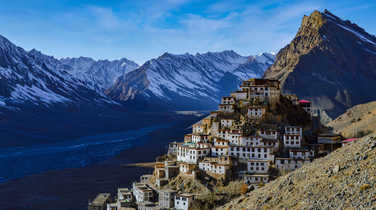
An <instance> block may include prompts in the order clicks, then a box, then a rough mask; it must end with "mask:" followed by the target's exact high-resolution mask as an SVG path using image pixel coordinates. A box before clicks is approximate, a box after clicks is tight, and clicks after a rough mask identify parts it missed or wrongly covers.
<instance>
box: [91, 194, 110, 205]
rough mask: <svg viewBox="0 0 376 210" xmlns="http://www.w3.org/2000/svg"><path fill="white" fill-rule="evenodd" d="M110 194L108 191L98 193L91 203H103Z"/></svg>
mask: <svg viewBox="0 0 376 210" xmlns="http://www.w3.org/2000/svg"><path fill="white" fill-rule="evenodd" d="M110 196H111V194H110V193H99V194H98V195H97V197H95V199H94V200H93V202H92V204H94V205H103V204H104V203H105V202H106V201H107V199H109V198H110Z"/></svg>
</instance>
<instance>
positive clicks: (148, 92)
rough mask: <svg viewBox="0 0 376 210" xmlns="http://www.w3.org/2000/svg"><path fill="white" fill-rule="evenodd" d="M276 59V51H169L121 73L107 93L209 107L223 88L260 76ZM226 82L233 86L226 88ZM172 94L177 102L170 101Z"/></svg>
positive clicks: (121, 97) (120, 97)
mask: <svg viewBox="0 0 376 210" xmlns="http://www.w3.org/2000/svg"><path fill="white" fill-rule="evenodd" d="M273 62H274V55H272V54H268V53H264V54H261V55H259V56H241V55H239V54H237V53H236V52H234V51H232V50H226V51H222V52H207V53H203V54H200V53H196V54H195V55H193V54H189V53H186V54H180V55H174V54H171V53H167V52H166V53H164V54H162V55H161V56H159V57H158V58H155V59H151V60H149V61H147V62H145V63H144V64H143V65H142V66H141V67H139V68H138V69H136V70H134V71H132V72H129V73H127V74H125V75H123V76H122V77H120V78H119V79H118V81H117V82H116V84H115V85H114V86H113V87H112V88H110V89H108V90H107V91H106V94H107V95H109V96H110V97H111V98H112V99H115V100H120V101H125V102H129V101H135V100H136V101H137V100H139V101H145V102H146V103H147V101H149V103H150V104H156V103H160V104H161V105H162V104H164V105H167V106H170V107H174V106H175V107H177V108H182V109H187V108H198V109H200V106H201V109H208V108H213V107H215V106H216V105H217V104H218V102H219V99H220V97H221V96H222V95H224V92H227V91H231V89H235V88H237V86H238V85H239V83H240V81H242V80H244V79H248V78H251V77H261V76H262V75H263V73H264V71H265V69H266V68H267V67H268V66H269V65H271V63H273ZM133 78H137V81H135V79H133ZM220 81H222V82H223V81H227V84H220ZM223 86H226V87H229V88H230V89H229V90H226V91H225V90H224V88H223ZM172 98H174V99H175V101H177V102H171V99H172ZM189 103H192V106H189Z"/></svg>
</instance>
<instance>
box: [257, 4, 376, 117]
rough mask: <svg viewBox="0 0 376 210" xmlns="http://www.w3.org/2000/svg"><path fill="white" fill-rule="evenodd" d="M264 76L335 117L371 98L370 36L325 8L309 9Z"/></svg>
mask: <svg viewBox="0 0 376 210" xmlns="http://www.w3.org/2000/svg"><path fill="white" fill-rule="evenodd" d="M264 76H265V77H266V78H272V79H279V80H280V81H281V82H282V88H283V92H285V93H295V94H297V95H298V96H299V97H301V98H307V99H310V100H312V101H313V104H314V106H316V108H318V109H321V110H325V111H326V112H327V114H328V115H329V116H330V117H332V118H335V117H337V116H338V115H340V114H342V113H344V112H345V110H346V109H348V108H350V107H352V106H354V105H356V104H362V103H365V102H369V101H372V100H376V94H375V91H376V37H375V36H373V35H371V34H369V33H367V32H366V31H365V30H364V29H362V28H361V27H359V26H358V25H356V24H354V23H352V22H350V21H348V20H342V19H340V18H339V17H337V16H335V15H333V14H332V13H330V12H329V11H327V10H325V11H324V12H319V11H314V12H313V13H312V14H311V15H310V16H304V18H303V20H302V24H301V26H300V28H299V30H298V33H297V34H296V36H295V38H294V39H293V40H292V41H291V43H290V44H288V45H287V46H286V47H284V48H283V49H281V50H280V51H279V52H278V54H277V58H276V61H275V63H274V64H273V65H272V66H271V67H270V68H269V69H268V70H267V71H266V72H265V75H264Z"/></svg>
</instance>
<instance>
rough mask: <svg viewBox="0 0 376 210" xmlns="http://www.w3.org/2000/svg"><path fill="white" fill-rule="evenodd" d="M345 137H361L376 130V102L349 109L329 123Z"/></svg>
mask: <svg viewBox="0 0 376 210" xmlns="http://www.w3.org/2000/svg"><path fill="white" fill-rule="evenodd" d="M328 126H330V127H332V128H333V129H334V131H335V132H338V133H341V134H342V136H345V137H348V138H350V137H360V136H362V135H366V134H368V133H370V132H372V131H375V130H376V102H369V103H366V104H360V105H357V106H354V107H352V108H351V109H348V110H347V111H346V112H345V113H344V114H342V115H340V116H339V117H337V119H335V120H333V121H331V122H330V123H328Z"/></svg>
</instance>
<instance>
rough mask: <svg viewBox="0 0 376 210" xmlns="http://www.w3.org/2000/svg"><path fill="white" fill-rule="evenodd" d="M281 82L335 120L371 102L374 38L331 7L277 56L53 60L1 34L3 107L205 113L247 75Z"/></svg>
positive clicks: (375, 76)
mask: <svg viewBox="0 0 376 210" xmlns="http://www.w3.org/2000/svg"><path fill="white" fill-rule="evenodd" d="M262 76H264V77H265V78H271V79H279V80H280V81H281V84H282V90H283V92H284V93H294V94H297V95H298V96H299V97H300V98H305V99H309V100H312V102H313V104H314V106H315V107H316V108H318V109H320V110H324V111H325V113H326V114H328V115H329V116H330V117H332V118H335V117H337V116H338V115H340V114H342V113H343V112H345V110H346V109H348V108H350V107H352V106H354V105H356V104H361V103H366V102H369V101H372V100H376V94H374V92H375V91H376V85H375V84H376V37H375V36H373V35H371V34H369V33H367V32H366V31H365V30H364V29H362V28H361V27H359V26H357V25H356V24H354V23H352V22H350V21H348V20H342V19H341V18H339V17H337V16H335V15H333V14H332V13H330V12H329V11H327V10H325V11H323V12H319V11H314V12H313V13H312V14H311V15H309V16H304V17H303V20H302V23H301V26H300V28H299V30H298V32H297V34H296V35H295V37H294V38H293V40H292V41H291V42H290V43H289V44H288V45H287V46H285V47H284V48H282V49H281V50H280V51H279V52H278V54H277V55H276V56H275V55H274V54H270V53H263V54H260V55H257V56H241V55H239V54H237V53H236V52H234V51H231V50H227V51H223V52H208V53H203V54H200V53H197V54H194V55H192V54H188V53H186V54H181V55H175V54H171V53H164V54H163V55H161V56H159V57H158V58H155V59H151V60H149V61H146V62H145V63H144V64H143V65H141V66H138V64H136V63H135V62H133V61H130V60H128V59H126V58H122V59H119V60H113V61H109V60H94V59H91V58H87V57H79V58H63V59H56V58H54V57H52V56H47V55H44V54H42V53H41V52H39V51H37V50H31V51H26V50H24V49H22V48H20V47H18V46H16V45H14V44H13V43H11V42H10V41H9V40H7V39H6V38H5V37H2V36H0V107H3V108H4V107H6V108H8V109H23V108H25V107H37V109H39V107H43V108H48V109H53V107H56V106H60V107H65V108H66V107H72V106H73V107H77V106H78V107H81V106H86V105H90V106H94V107H103V106H104V107H106V106H122V107H124V106H125V107H137V108H141V109H143V108H145V109H153V108H157V109H160V107H164V108H166V109H169V110H192V109H200V110H208V109H213V108H215V107H216V105H217V104H218V103H219V99H220V97H221V96H224V95H228V93H229V92H231V91H233V90H236V89H237V87H238V85H239V84H240V81H242V80H245V79H248V78H250V77H262Z"/></svg>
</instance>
